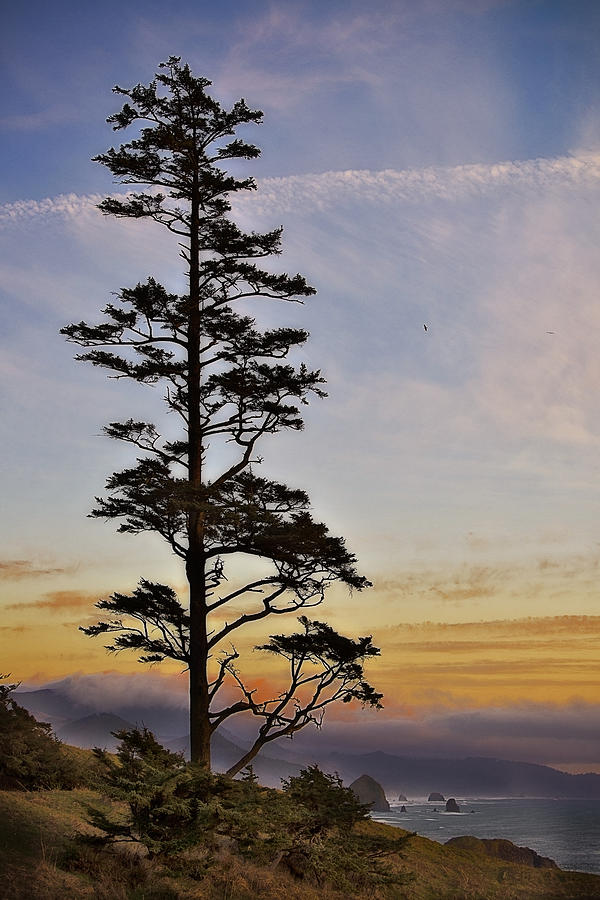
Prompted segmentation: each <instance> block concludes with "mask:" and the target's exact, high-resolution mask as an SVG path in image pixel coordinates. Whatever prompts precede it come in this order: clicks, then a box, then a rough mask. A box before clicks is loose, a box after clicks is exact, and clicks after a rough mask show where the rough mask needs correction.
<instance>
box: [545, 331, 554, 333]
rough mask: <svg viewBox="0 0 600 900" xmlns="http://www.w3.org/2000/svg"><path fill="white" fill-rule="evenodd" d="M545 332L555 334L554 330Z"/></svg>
mask: <svg viewBox="0 0 600 900" xmlns="http://www.w3.org/2000/svg"><path fill="white" fill-rule="evenodd" d="M546 334H556V332H555V331H547V332H546Z"/></svg>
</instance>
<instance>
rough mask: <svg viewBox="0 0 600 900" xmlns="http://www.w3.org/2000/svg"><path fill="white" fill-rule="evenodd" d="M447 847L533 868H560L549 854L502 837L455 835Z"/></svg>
mask: <svg viewBox="0 0 600 900" xmlns="http://www.w3.org/2000/svg"><path fill="white" fill-rule="evenodd" d="M446 846H447V847H456V848H457V849H458V850H471V851H475V852H477V851H478V852H480V853H485V854H486V856H492V857H493V858H494V859H502V860H504V861H505V862H513V863H519V864H520V865H522V866H530V867H531V868H533V869H558V866H557V865H556V863H555V862H554V860H553V859H550V857H549V856H540V855H539V853H536V852H535V850H532V849H531V848H530V847H517V845H516V844H513V843H512V842H511V841H505V840H502V839H500V838H494V839H489V838H476V837H472V836H470V835H469V836H466V837H455V838H450V840H449V841H446Z"/></svg>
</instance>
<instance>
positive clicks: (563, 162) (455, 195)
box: [0, 153, 600, 227]
mask: <svg viewBox="0 0 600 900" xmlns="http://www.w3.org/2000/svg"><path fill="white" fill-rule="evenodd" d="M598 186H600V154H597V153H590V154H582V155H579V156H563V157H557V158H555V159H532V160H524V161H507V162H498V163H494V164H491V165H488V164H473V165H462V166H450V167H436V166H431V167H428V168H424V169H406V170H403V171H395V170H393V169H385V170H382V171H370V170H368V169H363V170H360V169H350V170H347V171H341V172H335V171H331V172H323V173H320V174H310V175H290V176H286V177H281V178H263V179H261V180H260V182H259V191H258V197H257V196H256V195H254V194H253V195H245V196H243V197H237V198H235V209H236V210H238V211H240V212H245V211H246V209H247V208H248V207H250V206H251V208H252V212H253V213H254V214H260V213H265V214H268V213H281V212H290V211H298V210H299V208H300V209H301V210H302V212H310V211H312V210H326V209H329V208H331V207H333V206H337V205H339V204H340V203H344V202H355V201H356V200H361V201H363V202H369V201H372V202H374V203H377V204H380V203H382V202H383V203H385V204H389V205H394V204H401V203H419V202H422V201H424V200H428V199H432V200H433V199H437V200H439V199H441V200H448V201H454V200H462V199H468V198H472V197H474V198H477V197H484V196H488V195H493V194H495V193H497V192H498V191H507V190H508V191H519V192H523V191H525V192H532V193H533V194H537V193H538V192H539V191H540V190H553V189H559V188H569V187H573V188H585V187H598ZM102 199H103V196H102V195H100V194H89V195H83V196H80V195H77V194H62V195H60V196H58V197H47V198H44V199H43V200H19V201H16V202H14V203H7V204H4V205H2V206H0V225H4V226H5V227H6V226H7V225H10V224H16V223H17V222H19V221H22V220H27V219H38V218H47V217H52V216H58V217H62V218H66V219H76V218H78V217H80V216H82V215H86V214H89V212H90V211H93V210H94V208H95V207H96V206H97V204H98V203H100V201H101V200H102ZM98 214H99V213H98Z"/></svg>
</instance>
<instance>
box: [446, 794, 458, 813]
mask: <svg viewBox="0 0 600 900" xmlns="http://www.w3.org/2000/svg"><path fill="white" fill-rule="evenodd" d="M446 812H460V807H459V805H458V803H457V802H456V800H455V799H454V797H450V799H449V800H448V802H447V803H446Z"/></svg>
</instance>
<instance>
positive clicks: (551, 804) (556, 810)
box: [373, 797, 600, 875]
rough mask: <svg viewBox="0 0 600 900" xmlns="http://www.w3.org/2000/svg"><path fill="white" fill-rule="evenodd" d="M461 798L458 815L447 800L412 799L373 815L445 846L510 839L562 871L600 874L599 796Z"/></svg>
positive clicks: (376, 818) (394, 804)
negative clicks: (457, 840) (463, 838)
mask: <svg viewBox="0 0 600 900" xmlns="http://www.w3.org/2000/svg"><path fill="white" fill-rule="evenodd" d="M456 800H457V803H458V806H459V808H460V812H459V813H447V812H446V811H445V808H446V804H445V803H441V802H427V801H425V800H409V801H407V802H405V803H404V804H402V803H393V804H390V805H391V806H392V809H391V810H390V812H388V813H383V812H377V813H373V818H374V819H375V820H376V821H377V822H385V823H386V824H387V825H396V826H397V827H398V828H405V829H406V830H407V831H416V832H417V833H418V834H419V835H421V836H422V837H427V838H431V839H432V840H434V841H439V842H440V843H442V844H443V843H445V842H446V841H447V840H449V839H450V838H451V837H457V836H459V835H465V834H470V835H473V836H474V837H479V838H506V839H507V840H509V841H512V842H513V844H518V845H519V846H520V847H530V848H531V849H532V850H535V851H536V853H539V854H540V855H541V856H549V857H550V858H551V859H553V860H554V861H555V862H556V863H557V865H559V866H560V868H561V869H570V870H573V871H577V872H593V873H596V874H599V875H600V799H595V800H587V799H568V800H567V799H561V800H546V799H544V800H539V799H531V800H530V799H524V798H519V799H515V798H510V799H500V800H479V799H469V798H467V799H461V798H459V797H457V798H456ZM402 806H405V807H406V812H404V813H403V812H401V811H400V809H401V807H402Z"/></svg>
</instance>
